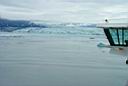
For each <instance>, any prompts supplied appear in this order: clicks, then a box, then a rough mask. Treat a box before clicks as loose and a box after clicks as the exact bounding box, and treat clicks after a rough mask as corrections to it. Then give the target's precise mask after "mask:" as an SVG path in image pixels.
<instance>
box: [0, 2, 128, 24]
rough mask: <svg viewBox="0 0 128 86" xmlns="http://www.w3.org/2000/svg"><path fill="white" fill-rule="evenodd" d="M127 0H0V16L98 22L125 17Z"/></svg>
mask: <svg viewBox="0 0 128 86" xmlns="http://www.w3.org/2000/svg"><path fill="white" fill-rule="evenodd" d="M127 2H128V1H127V0H106V1H104V0H0V16H2V17H5V18H12V19H32V20H34V19H36V20H46V21H60V22H85V23H88V22H89V23H91V22H102V20H104V19H105V18H109V19H112V18H113V19H116V18H125V17H127V15H128V10H127V8H128V4H127Z"/></svg>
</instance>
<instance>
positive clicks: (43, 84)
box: [0, 28, 128, 86]
mask: <svg viewBox="0 0 128 86" xmlns="http://www.w3.org/2000/svg"><path fill="white" fill-rule="evenodd" d="M28 32H29V33H28ZM99 43H106V44H108V42H107V40H106V38H105V36H104V35H103V31H102V30H101V29H96V28H95V29H94V28H93V29H92V28H87V29H82V28H75V29H74V28H69V29H67V28H63V29H62V28H61V29H60V28H54V29H53V28H47V29H46V28H45V29H38V30H37V29H36V30H34V28H32V29H31V28H28V29H24V30H20V31H15V32H13V33H0V86H128V65H126V64H125V57H122V56H121V55H116V54H115V53H112V52H111V51H113V50H112V49H111V48H99V47H97V45H98V44H99Z"/></svg>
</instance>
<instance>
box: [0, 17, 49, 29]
mask: <svg viewBox="0 0 128 86" xmlns="http://www.w3.org/2000/svg"><path fill="white" fill-rule="evenodd" d="M27 27H41V28H46V26H44V25H40V24H35V23H33V22H31V21H25V20H9V19H4V18H0V31H5V32H12V31H14V30H17V29H23V28H27Z"/></svg>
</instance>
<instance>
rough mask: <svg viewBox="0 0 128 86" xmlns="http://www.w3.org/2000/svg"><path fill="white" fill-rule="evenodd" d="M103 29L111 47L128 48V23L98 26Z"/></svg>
mask: <svg viewBox="0 0 128 86" xmlns="http://www.w3.org/2000/svg"><path fill="white" fill-rule="evenodd" d="M97 27H98V28H103V30H104V33H105V35H106V37H107V39H108V41H109V43H110V45H111V46H128V23H104V24H97Z"/></svg>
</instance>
